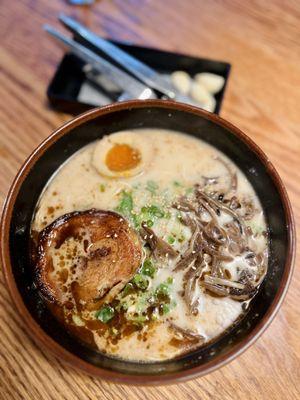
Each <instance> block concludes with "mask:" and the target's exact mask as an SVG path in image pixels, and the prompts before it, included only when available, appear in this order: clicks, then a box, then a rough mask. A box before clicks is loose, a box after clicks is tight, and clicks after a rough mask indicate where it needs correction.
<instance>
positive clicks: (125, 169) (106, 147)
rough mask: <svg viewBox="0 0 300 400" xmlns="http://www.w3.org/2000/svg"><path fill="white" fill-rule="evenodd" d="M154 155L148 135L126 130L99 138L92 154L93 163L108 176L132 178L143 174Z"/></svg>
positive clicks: (102, 173) (100, 172)
mask: <svg viewBox="0 0 300 400" xmlns="http://www.w3.org/2000/svg"><path fill="white" fill-rule="evenodd" d="M153 155H154V152H153V147H152V144H151V143H150V141H149V140H148V139H147V137H146V136H145V135H143V134H139V133H137V132H131V131H124V132H118V133H115V134H112V135H109V136H105V137H104V138H103V139H101V140H99V142H98V143H97V145H96V146H95V150H94V152H93V155H92V164H93V166H94V167H95V168H96V170H97V171H98V172H99V174H101V175H102V176H104V177H107V178H130V177H132V176H136V175H139V174H141V173H142V172H143V171H144V170H145V168H146V167H147V166H148V164H149V163H150V161H151V160H152V158H153Z"/></svg>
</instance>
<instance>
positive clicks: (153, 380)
mask: <svg viewBox="0 0 300 400" xmlns="http://www.w3.org/2000/svg"><path fill="white" fill-rule="evenodd" d="M145 107H150V108H151V107H160V108H168V109H174V110H179V111H183V112H187V113H192V114H196V115H198V116H200V117H203V118H205V119H208V120H210V121H212V122H213V123H215V124H217V125H221V126H222V127H224V128H226V129H227V130H228V131H229V132H230V133H231V134H233V135H235V136H237V137H238V138H239V140H241V141H243V142H244V143H246V145H247V146H248V147H250V149H251V150H252V151H253V152H254V153H255V155H256V156H257V157H258V158H259V159H260V160H261V162H262V163H263V164H264V166H265V168H266V171H267V172H268V174H269V176H270V177H271V178H272V180H273V182H274V184H275V186H276V188H277V190H278V192H279V194H280V198H281V201H282V204H283V208H284V213H285V218H286V221H287V230H288V243H287V256H286V261H285V266H284V272H283V276H282V279H281V284H280V287H279V289H278V291H277V293H276V295H275V297H274V299H273V302H272V304H271V306H270V307H269V309H268V310H267V312H266V314H265V315H264V317H263V318H262V319H261V320H260V321H259V323H258V325H257V326H256V327H255V328H254V329H253V331H252V332H251V333H249V334H248V336H247V337H245V339H243V340H242V341H241V342H240V343H238V344H237V345H235V346H234V347H233V348H232V349H231V350H230V351H228V352H227V353H226V354H222V355H219V356H217V357H216V358H214V359H213V360H211V361H209V362H207V363H206V364H203V365H199V366H196V367H192V368H190V369H187V370H183V371H179V372H174V373H170V374H164V375H126V374H123V373H119V372H115V371H112V370H108V369H104V368H101V367H97V366H95V365H92V364H90V363H88V362H86V361H84V360H82V359H81V358H80V357H78V356H76V355H74V354H73V353H71V352H69V351H68V350H66V349H65V348H64V347H62V346H61V345H59V344H58V343H57V342H55V341H54V340H53V339H52V338H51V337H50V336H48V335H47V334H46V332H45V331H44V330H43V329H42V328H41V327H40V325H39V324H38V323H37V322H36V321H35V320H34V318H33V317H32V316H31V314H30V312H29V311H28V309H27V307H26V305H25V304H24V302H23V299H22V297H21V294H20V293H19V290H18V288H17V285H16V282H15V279H14V275H13V272H12V266H11V262H10V249H9V240H8V237H9V229H10V222H11V217H12V212H13V208H14V204H15V200H16V198H17V195H18V192H19V189H20V187H21V185H22V183H23V181H24V179H25V178H26V176H27V174H28V173H29V171H30V170H31V168H32V167H33V166H34V164H35V163H36V161H37V160H38V159H39V158H40V157H41V156H42V155H43V153H44V152H45V151H46V150H47V149H48V148H49V147H50V146H51V145H52V144H53V143H54V142H55V141H56V140H58V139H59V138H60V137H61V136H63V135H65V134H67V133H68V132H69V131H70V130H71V129H73V128H74V127H76V126H78V125H81V124H83V123H85V122H87V121H89V120H91V119H93V118H97V117H99V116H102V115H105V114H108V113H113V112H117V111H120V110H130V109H133V108H145ZM294 258H295V225H294V219H293V213H292V208H291V204H290V201H289V199H288V195H287V192H286V189H285V188H284V186H283V183H282V181H281V178H280V177H279V175H278V173H277V171H276V170H275V168H274V166H273V165H272V164H271V162H270V161H269V159H268V158H267V156H266V155H265V154H264V152H263V151H262V150H261V149H260V148H259V147H258V146H257V145H256V144H255V143H254V142H253V141H252V139H250V138H249V137H248V136H246V135H245V134H244V133H243V132H241V131H240V130H239V129H238V128H236V127H235V126H234V125H232V124H231V123H230V122H227V121H226V120H224V119H222V118H220V117H219V116H217V115H215V114H211V113H209V112H206V111H204V110H201V109H199V108H197V107H194V106H190V105H187V104H182V103H177V102H173V101H166V100H132V101H126V102H121V103H115V104H111V105H108V106H105V107H102V108H96V109H93V110H90V111H87V112H85V113H83V114H81V115H79V116H77V117H75V118H74V119H72V120H71V121H69V122H67V123H65V124H64V125H63V126H61V127H60V128H58V129H57V130H55V131H54V132H53V133H52V134H51V135H50V136H49V137H47V138H46V139H45V140H44V141H43V142H42V143H41V144H40V145H39V146H38V147H37V148H36V149H35V150H34V151H33V152H32V154H31V155H30V156H29V157H28V158H27V160H26V161H25V162H24V164H23V165H22V167H21V168H20V170H19V172H18V174H17V175H16V177H15V179H14V181H13V183H12V185H11V187H10V190H9V192H8V195H7V197H6V201H5V203H4V207H3V213H2V218H1V261H2V265H3V269H4V276H5V279H6V282H7V286H8V289H9V292H10V295H11V297H12V299H13V301H14V303H15V305H16V308H17V309H18V311H19V313H20V315H21V316H22V318H23V319H24V321H25V326H26V329H27V331H28V333H29V334H30V336H31V337H32V338H33V339H34V340H35V341H36V342H37V343H38V344H41V345H42V346H43V347H45V348H46V349H48V350H49V351H51V352H52V353H53V354H54V355H55V356H57V357H58V358H60V359H62V360H64V361H65V362H67V363H68V364H69V365H71V366H72V367H74V368H76V369H80V370H82V371H84V372H86V373H88V374H89V375H93V376H97V377H99V378H102V379H107V380H110V381H114V382H119V383H123V384H133V385H155V384H168V383H178V382H181V381H185V380H187V379H192V378H194V377H200V376H203V375H205V374H208V373H210V372H212V371H214V370H216V369H217V368H220V367H222V366H224V365H225V364H227V363H229V362H230V361H232V360H233V359H234V358H236V357H237V356H239V355H240V354H241V353H243V352H244V351H245V350H246V349H247V348H248V347H250V346H251V345H252V344H253V343H254V342H255V341H256V340H257V339H258V337H259V336H260V335H261V334H262V333H263V332H264V331H265V329H266V328H267V327H268V326H269V325H270V323H271V321H272V320H273V318H274V317H275V315H276V313H277V312H278V310H279V307H280V306H281V303H282V301H283V299H284V297H285V295H286V292H287V289H288V286H289V283H290V280H291V277H292V272H293V265H294Z"/></svg>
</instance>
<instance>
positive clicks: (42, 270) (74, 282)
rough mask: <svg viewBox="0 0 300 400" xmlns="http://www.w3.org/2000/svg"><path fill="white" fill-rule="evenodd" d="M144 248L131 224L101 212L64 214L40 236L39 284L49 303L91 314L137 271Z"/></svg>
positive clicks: (111, 214) (37, 271)
mask: <svg viewBox="0 0 300 400" xmlns="http://www.w3.org/2000/svg"><path fill="white" fill-rule="evenodd" d="M141 259H142V248H141V243H140V241H139V238H138V236H137V234H136V233H135V232H134V230H132V229H131V228H130V227H129V225H128V223H127V221H126V220H125V219H124V218H123V217H122V216H120V215H119V214H117V213H114V212H111V211H102V210H95V209H92V210H88V211H81V212H80V211H76V212H72V213H69V214H65V215H63V216H61V217H59V218H58V219H56V220H55V221H54V222H53V223H51V224H50V225H48V226H47V227H46V228H45V229H44V230H43V231H41V232H40V234H39V239H38V246H37V262H36V265H35V279H36V283H37V286H38V288H39V289H40V291H41V292H42V294H43V295H44V296H45V297H46V298H47V299H48V301H50V302H55V303H57V304H59V305H61V306H62V305H64V306H66V307H70V308H73V306H75V305H76V306H77V308H78V307H80V308H81V309H84V308H87V309H93V305H95V304H96V303H97V302H99V301H100V300H101V299H103V298H104V297H106V295H107V294H109V293H111V294H113V295H114V296H115V295H117V293H118V292H119V291H120V290H121V289H122V288H123V287H124V285H125V284H126V283H127V282H128V281H129V280H130V279H131V278H132V276H133V275H134V274H135V272H136V270H137V269H138V268H139V266H140V264H141Z"/></svg>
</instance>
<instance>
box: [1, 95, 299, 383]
mask: <svg viewBox="0 0 300 400" xmlns="http://www.w3.org/2000/svg"><path fill="white" fill-rule="evenodd" d="M137 128H160V129H169V130H175V131H180V132H184V133H186V134H188V135H191V136H193V137H196V138H199V139H201V140H203V141H204V142H207V143H208V144H210V145H212V146H214V147H215V148H216V149H218V150H220V151H221V152H223V153H224V154H225V155H226V156H227V157H229V158H230V159H231V160H232V161H233V162H234V163H235V164H236V165H237V166H238V167H239V168H240V169H241V171H242V172H243V173H244V174H245V176H246V177H247V179H248V180H249V182H250V183H251V185H252V186H253V188H254V190H255V191H256V194H257V196H258V198H259V200H260V203H261V205H262V207H263V211H264V213H265V217H266V221H267V225H268V231H269V243H268V246H269V261H268V272H267V276H266V278H265V280H264V282H263V284H262V285H261V287H260V289H259V292H258V294H257V295H256V296H255V297H254V299H253V300H252V301H251V303H250V307H249V308H248V310H247V312H246V313H245V315H244V316H243V318H242V319H241V320H239V322H238V323H236V324H234V325H232V326H231V327H230V329H227V331H226V332H225V333H224V334H222V335H221V336H220V337H218V338H217V339H215V340H213V341H212V342H209V343H208V344H207V345H205V346H203V347H200V348H198V349H195V350H193V351H191V352H189V353H187V354H184V355H181V356H179V357H177V358H173V359H169V360H166V361H156V362H147V363H146V362H133V361H127V360H121V359H117V358H113V357H110V356H108V355H105V354H102V353H100V352H97V351H95V350H92V349H91V348H88V347H87V346H85V345H84V344H83V343H81V342H80V341H78V340H77V339H76V338H74V337H73V336H71V335H70V334H69V333H68V332H67V331H66V330H65V328H64V327H63V326H62V325H61V324H59V322H58V321H57V320H56V319H55V318H54V317H53V315H52V314H51V312H50V311H49V310H48V308H47V307H46V306H45V304H44V301H43V300H42V298H41V297H40V295H39V293H38V291H37V289H36V288H35V285H34V284H33V271H32V265H31V260H30V251H29V248H30V225H31V221H32V218H33V214H34V210H35V207H36V204H37V202H38V199H39V197H40V194H41V193H42V191H43V188H44V187H45V185H46V183H47V182H48V180H49V178H50V177H51V176H52V175H53V174H54V172H55V171H56V170H57V169H58V168H59V167H60V166H61V165H62V164H63V163H64V162H65V161H66V160H67V159H68V158H69V157H70V156H71V155H73V154H74V153H75V152H76V151H77V150H79V149H80V148H82V147H83V146H85V145H87V144H89V143H90V142H93V141H95V140H96V139H99V138H101V137H102V136H104V135H107V134H110V133H114V132H117V131H122V130H128V129H137ZM294 252H295V233H294V223H293V216H292V210H291V206H290V203H289V200H288V197H287V194H286V191H285V188H284V186H283V184H282V181H281V179H280V177H279V176H278V173H277V172H276V170H275V168H274V167H273V165H272V164H271V163H270V161H269V160H268V158H267V156H266V155H265V154H264V153H263V152H262V151H261V150H260V149H259V147H258V146H257V145H256V144H255V143H254V142H253V141H252V140H251V139H250V138H248V137H247V136H246V135H245V134H244V133H242V132H241V131H240V130H239V129H238V128H236V127H235V126H233V125H232V124H230V123H229V122H227V121H225V120H223V119H221V118H220V117H218V116H216V115H214V114H211V113H208V112H205V111H203V110H201V109H198V108H196V107H193V106H189V105H185V104H180V103H175V102H171V101H159V100H151V101H128V102H123V103H117V104H113V105H109V106H107V107H103V108H98V109H94V110H91V111H89V112H86V113H84V114H82V115H80V116H78V117H76V118H74V119H73V120H71V121H70V122H68V123H66V124H65V125H63V126H62V127H61V128H59V129H57V130H56V131H55V132H54V133H52V134H51V135H50V136H49V137H48V138H47V139H46V140H44V141H43V143H41V145H40V146H39V147H38V148H37V149H36V150H35V151H34V152H33V153H32V154H31V155H30V157H29V158H28V159H27V160H26V161H25V163H24V165H23V166H22V168H21V169H20V171H19V173H18V174H17V176H16V178H15V180H14V182H13V184H12V186H11V188H10V190H9V193H8V196H7V199H6V202H5V205H4V210H3V215H2V223H1V257H2V265H3V269H4V274H5V278H6V281H7V286H8V288H9V291H10V293H11V296H12V299H13V301H14V302H15V305H16V308H17V310H18V312H19V313H20V314H21V316H22V317H23V318H24V321H25V325H26V327H27V330H28V332H29V334H30V335H31V336H32V338H33V339H34V340H35V341H36V342H37V343H38V344H39V345H40V346H41V347H42V348H44V349H47V350H49V351H51V352H52V353H53V354H54V355H55V356H56V357H58V358H59V359H61V360H63V361H65V362H67V363H68V364H70V365H71V366H72V367H74V368H77V369H80V370H82V371H85V372H86V373H88V374H91V375H94V376H97V377H99V378H103V379H108V380H111V381H115V382H122V383H127V384H136V385H138V384H140V385H152V384H164V383H172V382H179V381H182V380H186V379H190V378H193V377H197V376H203V375H205V374H207V373H209V372H211V371H213V370H215V369H217V368H219V367H221V366H223V365H224V364H226V363H228V362H229V361H231V360H233V359H234V358H235V357H237V356H238V355H239V354H241V353H242V352H243V351H244V350H246V349H247V348H248V347H249V346H250V345H252V344H253V343H254V341H255V340H256V339H257V338H258V337H259V336H260V335H261V334H262V333H263V331H264V330H265V329H266V328H267V327H268V325H269V324H270V322H271V321H272V319H273V318H274V316H275V314H276V312H277V311H278V309H279V307H280V305H281V303H282V301H283V298H284V296H285V294H286V291H287V288H288V285H289V282H290V279H291V275H292V268H293V260H294Z"/></svg>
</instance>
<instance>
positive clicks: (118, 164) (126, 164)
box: [105, 143, 142, 172]
mask: <svg viewBox="0 0 300 400" xmlns="http://www.w3.org/2000/svg"><path fill="white" fill-rule="evenodd" d="M141 159H142V157H141V153H140V152H139V151H138V150H137V149H134V148H133V147H131V146H129V145H128V144H119V143H118V144H115V145H114V146H113V147H112V148H111V149H110V150H109V151H108V153H107V154H106V159H105V164H106V166H107V168H108V169H110V170H111V171H115V172H123V171H128V170H130V169H133V168H135V167H136V166H137V165H138V164H139V163H140V162H141Z"/></svg>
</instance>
